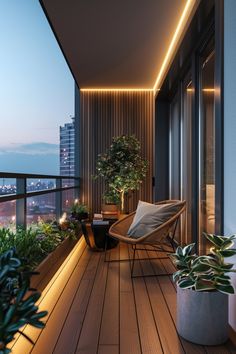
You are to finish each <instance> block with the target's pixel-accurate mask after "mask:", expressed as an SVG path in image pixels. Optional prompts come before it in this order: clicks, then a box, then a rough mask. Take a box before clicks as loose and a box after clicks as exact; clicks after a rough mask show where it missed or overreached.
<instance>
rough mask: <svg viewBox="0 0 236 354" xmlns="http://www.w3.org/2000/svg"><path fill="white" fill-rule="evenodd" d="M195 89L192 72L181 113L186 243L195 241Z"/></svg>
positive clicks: (183, 234)
mask: <svg viewBox="0 0 236 354" xmlns="http://www.w3.org/2000/svg"><path fill="white" fill-rule="evenodd" d="M193 97H194V89H193V84H192V79H191V75H190V73H188V74H187V75H186V77H185V79H184V81H183V83H182V115H181V199H182V200H186V213H185V217H184V218H183V219H182V240H183V242H184V243H185V244H188V243H191V242H192V241H193V232H192V212H193V198H192V189H193V181H192V111H193Z"/></svg>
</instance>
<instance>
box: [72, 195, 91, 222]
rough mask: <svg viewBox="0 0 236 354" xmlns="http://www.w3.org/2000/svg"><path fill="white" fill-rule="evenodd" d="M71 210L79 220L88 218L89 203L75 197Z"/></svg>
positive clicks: (73, 215)
mask: <svg viewBox="0 0 236 354" xmlns="http://www.w3.org/2000/svg"><path fill="white" fill-rule="evenodd" d="M70 212H71V216H72V217H73V218H75V219H77V220H79V221H81V220H85V219H88V214H89V213H88V207H87V205H85V204H82V203H80V202H79V200H78V199H75V201H74V204H73V205H72V207H71V209H70Z"/></svg>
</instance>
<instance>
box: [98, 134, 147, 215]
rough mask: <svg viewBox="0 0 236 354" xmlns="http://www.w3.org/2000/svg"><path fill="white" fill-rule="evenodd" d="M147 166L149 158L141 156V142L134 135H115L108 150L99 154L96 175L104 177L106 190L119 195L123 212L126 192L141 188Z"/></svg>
mask: <svg viewBox="0 0 236 354" xmlns="http://www.w3.org/2000/svg"><path fill="white" fill-rule="evenodd" d="M147 166H148V162H147V160H145V159H143V158H142V156H141V144H140V142H139V141H138V140H137V139H136V137H135V136H134V135H121V136H118V137H114V138H113V139H112V144H111V146H110V147H109V148H108V150H107V151H106V152H105V153H103V154H100V155H98V160H97V166H96V171H97V174H96V177H102V178H103V179H104V182H105V186H106V190H109V191H112V192H113V193H114V195H119V199H120V207H121V212H122V213H124V211H125V205H124V196H125V194H126V193H128V191H134V190H138V189H139V187H140V184H141V183H142V181H143V179H144V178H145V176H146V173H147Z"/></svg>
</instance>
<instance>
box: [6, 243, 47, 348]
mask: <svg viewBox="0 0 236 354" xmlns="http://www.w3.org/2000/svg"><path fill="white" fill-rule="evenodd" d="M32 274H34V273H33V272H28V271H24V270H23V269H22V263H21V261H20V259H19V258H18V257H17V255H16V253H15V250H14V249H10V250H8V251H6V252H4V253H3V254H2V255H1V256H0V354H8V353H10V352H11V349H9V348H8V347H7V345H8V344H9V343H10V342H11V341H12V340H13V339H14V336H15V334H16V333H20V334H22V335H23V336H24V337H25V338H26V339H27V340H29V341H30V342H31V343H33V342H32V340H31V339H30V338H29V337H28V336H27V335H26V334H25V333H24V332H22V331H21V330H20V328H22V327H23V326H25V325H27V324H30V325H31V326H33V327H37V328H43V327H44V323H43V322H42V321H41V319H42V318H43V317H45V316H46V315H47V311H38V306H37V305H36V302H37V301H38V300H39V298H40V295H41V294H40V293H39V292H37V291H36V290H35V289H31V288H30V277H31V275H32ZM29 291H30V293H29Z"/></svg>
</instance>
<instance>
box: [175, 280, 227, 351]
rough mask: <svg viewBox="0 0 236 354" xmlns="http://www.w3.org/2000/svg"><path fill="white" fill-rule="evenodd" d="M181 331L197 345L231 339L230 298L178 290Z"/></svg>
mask: <svg viewBox="0 0 236 354" xmlns="http://www.w3.org/2000/svg"><path fill="white" fill-rule="evenodd" d="M177 331H178V333H179V334H180V335H181V337H183V338H184V339H186V340H188V341H190V342H193V343H197V344H202V345H219V344H222V343H224V342H225V341H226V340H227V339H228V295H226V294H222V293H220V292H217V291H213V292H208V291H205V292H197V291H194V290H190V289H180V288H179V287H177Z"/></svg>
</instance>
